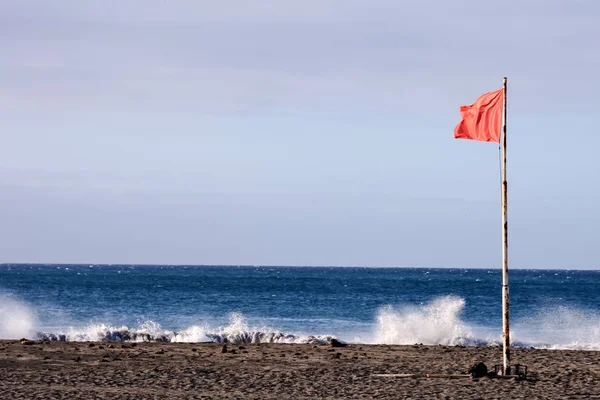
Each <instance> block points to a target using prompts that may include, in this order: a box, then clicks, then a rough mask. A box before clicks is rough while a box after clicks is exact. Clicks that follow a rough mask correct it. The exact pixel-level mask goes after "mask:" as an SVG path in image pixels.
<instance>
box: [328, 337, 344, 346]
mask: <svg viewBox="0 0 600 400" xmlns="http://www.w3.org/2000/svg"><path fill="white" fill-rule="evenodd" d="M329 346H330V347H346V346H347V345H346V343H342V342H340V341H339V340H337V339H334V338H331V340H330V341H329Z"/></svg>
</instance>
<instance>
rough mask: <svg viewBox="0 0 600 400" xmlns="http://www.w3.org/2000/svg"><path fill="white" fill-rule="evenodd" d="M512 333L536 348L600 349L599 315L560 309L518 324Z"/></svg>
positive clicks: (543, 312)
mask: <svg viewBox="0 0 600 400" xmlns="http://www.w3.org/2000/svg"><path fill="white" fill-rule="evenodd" d="M513 332H515V335H516V336H517V337H518V338H519V340H521V341H523V342H525V343H528V344H530V345H532V346H535V347H541V348H549V349H577V350H600V313H598V311H592V310H581V309H576V308H573V307H564V306H558V307H554V308H552V309H547V310H544V311H541V312H538V313H536V314H534V315H533V316H531V317H529V318H525V319H522V320H520V321H518V322H517V323H515V324H513Z"/></svg>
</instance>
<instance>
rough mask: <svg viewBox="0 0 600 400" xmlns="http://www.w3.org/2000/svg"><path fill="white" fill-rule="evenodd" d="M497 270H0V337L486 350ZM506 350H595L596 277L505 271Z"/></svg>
mask: <svg viewBox="0 0 600 400" xmlns="http://www.w3.org/2000/svg"><path fill="white" fill-rule="evenodd" d="M501 279H502V273H501V270H500V269H435V268H425V269H424V268H354V267H261V266H166V265H165V266H159V265H156V266H148V265H144V266H141V265H140V266H137V265H52V264H48V265H39V264H35V265H23V264H3V265H0V339H19V338H21V337H27V338H35V339H49V340H66V341H90V340H93V341H133V340H135V341H143V340H150V341H173V342H207V341H208V342H236V343H249V342H293V343H326V342H328V340H329V339H330V338H332V337H335V338H337V339H339V340H342V341H345V342H348V343H364V344H415V343H423V344H432V345H433V344H443V345H467V346H496V345H499V344H500V343H501V337H502V297H501ZM509 284H510V299H511V340H512V345H513V346H515V347H530V346H534V347H536V348H552V349H591V350H600V290H599V288H600V271H577V270H512V271H510V273H509Z"/></svg>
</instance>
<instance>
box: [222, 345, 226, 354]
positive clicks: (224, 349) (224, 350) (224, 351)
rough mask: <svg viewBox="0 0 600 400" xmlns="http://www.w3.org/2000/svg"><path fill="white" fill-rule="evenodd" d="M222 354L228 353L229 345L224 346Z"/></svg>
mask: <svg viewBox="0 0 600 400" xmlns="http://www.w3.org/2000/svg"><path fill="white" fill-rule="evenodd" d="M221 353H223V354H225V353H227V345H226V344H224V345H223V347H222V348H221Z"/></svg>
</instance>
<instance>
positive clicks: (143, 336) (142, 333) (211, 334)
mask: <svg viewBox="0 0 600 400" xmlns="http://www.w3.org/2000/svg"><path fill="white" fill-rule="evenodd" d="M36 336H37V338H38V339H39V340H51V341H67V342H73V341H74V342H80V341H94V342H95V341H98V342H191V343H192V342H193V343H198V342H213V343H215V342H216V343H233V344H243V343H244V344H245V343H309V344H326V343H329V341H330V340H331V339H332V338H334V336H331V335H322V336H313V335H306V336H303V335H293V334H286V333H283V332H279V331H276V330H270V329H269V328H263V329H257V330H253V329H250V328H249V327H248V324H247V321H246V318H244V316H243V315H242V314H239V313H232V314H231V315H230V318H229V324H228V325H226V326H224V327H220V328H217V329H215V330H212V329H210V328H209V327H206V326H205V327H202V326H192V327H190V328H187V329H184V330H181V331H170V330H164V329H162V327H161V326H160V324H159V323H157V322H154V321H146V322H144V323H143V324H141V325H140V326H139V327H137V328H129V327H127V326H121V327H114V326H110V325H102V324H100V325H89V326H87V327H84V328H82V329H70V330H69V331H68V332H66V333H47V332H38V333H37V335H36Z"/></svg>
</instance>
